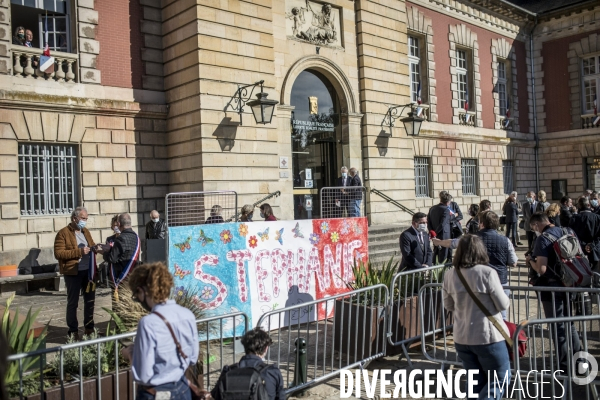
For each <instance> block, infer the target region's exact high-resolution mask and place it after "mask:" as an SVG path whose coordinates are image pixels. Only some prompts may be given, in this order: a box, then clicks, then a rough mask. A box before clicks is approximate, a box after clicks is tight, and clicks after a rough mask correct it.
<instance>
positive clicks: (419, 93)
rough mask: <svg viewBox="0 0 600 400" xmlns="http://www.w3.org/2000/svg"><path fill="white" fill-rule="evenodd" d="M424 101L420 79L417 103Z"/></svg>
mask: <svg viewBox="0 0 600 400" xmlns="http://www.w3.org/2000/svg"><path fill="white" fill-rule="evenodd" d="M422 102H423V101H422V100H421V81H419V86H417V104H419V105H420V104H421V103H422Z"/></svg>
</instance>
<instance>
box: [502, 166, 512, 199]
mask: <svg viewBox="0 0 600 400" xmlns="http://www.w3.org/2000/svg"><path fill="white" fill-rule="evenodd" d="M513 165H514V163H513V161H512V160H503V161H502V178H503V180H504V194H511V193H512V192H513V190H515V188H514V179H513V178H514V169H513Z"/></svg>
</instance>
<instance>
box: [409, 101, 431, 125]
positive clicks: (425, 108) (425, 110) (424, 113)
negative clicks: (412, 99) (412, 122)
mask: <svg viewBox="0 0 600 400" xmlns="http://www.w3.org/2000/svg"><path fill="white" fill-rule="evenodd" d="M419 108H421V113H420V114H419ZM411 109H412V110H411V111H412V113H413V115H414V116H415V117H419V118H423V119H424V120H425V121H431V119H430V117H429V104H417V103H413V104H412V107H411Z"/></svg>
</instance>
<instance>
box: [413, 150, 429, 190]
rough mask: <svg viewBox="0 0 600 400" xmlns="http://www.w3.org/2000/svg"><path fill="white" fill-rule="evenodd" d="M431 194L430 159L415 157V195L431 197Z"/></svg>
mask: <svg viewBox="0 0 600 400" xmlns="http://www.w3.org/2000/svg"><path fill="white" fill-rule="evenodd" d="M429 193H430V191H429V158H427V157H415V195H416V196H417V197H430V194H429Z"/></svg>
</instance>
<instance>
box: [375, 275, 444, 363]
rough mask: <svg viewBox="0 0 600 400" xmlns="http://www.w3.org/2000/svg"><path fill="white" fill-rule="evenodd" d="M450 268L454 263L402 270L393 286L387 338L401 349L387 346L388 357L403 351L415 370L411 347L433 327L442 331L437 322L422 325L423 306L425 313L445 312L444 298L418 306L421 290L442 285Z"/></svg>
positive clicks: (394, 279)
mask: <svg viewBox="0 0 600 400" xmlns="http://www.w3.org/2000/svg"><path fill="white" fill-rule="evenodd" d="M450 267H451V264H446V265H443V264H442V265H435V266H432V267H427V268H419V269H416V270H409V271H402V272H399V273H397V274H396V275H395V276H394V278H393V279H392V284H391V286H390V306H389V308H388V309H389V314H388V323H387V338H388V344H389V345H391V346H393V347H395V346H400V347H399V348H397V349H394V348H393V347H388V355H395V354H398V353H399V352H400V351H401V352H402V354H403V355H404V356H405V357H406V360H407V361H408V363H409V365H410V366H411V367H412V360H411V358H410V356H409V355H408V348H409V347H411V345H416V344H417V342H418V341H419V340H420V339H421V332H422V331H425V332H428V331H430V330H432V329H434V328H439V326H436V324H435V323H434V324H433V325H431V324H430V321H425V323H424V324H423V323H421V320H420V315H419V313H420V311H419V310H421V307H420V306H421V305H422V306H423V309H424V312H425V314H430V313H431V314H433V315H438V313H441V312H443V308H441V303H440V302H441V296H438V295H436V296H434V297H430V298H429V299H428V301H425V302H424V303H421V304H419V299H418V296H419V289H420V288H421V287H422V286H424V285H427V284H433V283H441V282H442V281H443V279H444V273H445V272H446V271H447V270H448V269H449V268H450ZM448 322H450V321H448ZM450 327H451V322H450Z"/></svg>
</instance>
